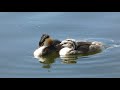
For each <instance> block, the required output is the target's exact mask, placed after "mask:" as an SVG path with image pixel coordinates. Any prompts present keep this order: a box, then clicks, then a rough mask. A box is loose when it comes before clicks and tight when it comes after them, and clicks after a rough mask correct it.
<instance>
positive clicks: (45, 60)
mask: <svg viewBox="0 0 120 90" xmlns="http://www.w3.org/2000/svg"><path fill="white" fill-rule="evenodd" d="M58 57H59V53H58V52H55V51H54V52H52V53H50V54H48V55H45V56H41V57H38V61H39V62H40V63H42V64H43V66H42V67H43V68H51V64H52V63H54V62H55V59H56V58H58Z"/></svg>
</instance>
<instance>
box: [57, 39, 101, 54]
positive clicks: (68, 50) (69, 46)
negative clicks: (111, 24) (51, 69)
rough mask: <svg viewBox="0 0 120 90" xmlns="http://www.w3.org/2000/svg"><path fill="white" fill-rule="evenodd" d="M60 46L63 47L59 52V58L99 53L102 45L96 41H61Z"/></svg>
mask: <svg viewBox="0 0 120 90" xmlns="http://www.w3.org/2000/svg"><path fill="white" fill-rule="evenodd" d="M60 45H61V46H62V47H63V48H62V49H61V50H60V51H59V55H60V56H65V55H75V54H88V53H96V52H100V51H101V50H102V48H103V44H102V43H101V42H98V41H93V42H87V41H76V40H75V39H66V40H63V41H62V42H61V43H60Z"/></svg>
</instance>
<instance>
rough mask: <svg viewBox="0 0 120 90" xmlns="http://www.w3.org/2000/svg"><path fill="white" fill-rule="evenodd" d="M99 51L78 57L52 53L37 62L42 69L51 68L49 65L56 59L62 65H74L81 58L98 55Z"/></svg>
mask: <svg viewBox="0 0 120 90" xmlns="http://www.w3.org/2000/svg"><path fill="white" fill-rule="evenodd" d="M100 52H101V51H98V52H94V53H86V54H78V55H66V56H59V53H58V52H52V53H50V54H48V55H45V56H42V57H39V58H38V61H39V62H40V63H42V64H43V66H42V67H43V68H48V69H49V68H51V65H52V64H53V63H54V62H55V60H56V58H60V59H61V61H62V63H64V64H76V63H77V59H79V58H82V57H84V56H89V55H94V54H97V53H100Z"/></svg>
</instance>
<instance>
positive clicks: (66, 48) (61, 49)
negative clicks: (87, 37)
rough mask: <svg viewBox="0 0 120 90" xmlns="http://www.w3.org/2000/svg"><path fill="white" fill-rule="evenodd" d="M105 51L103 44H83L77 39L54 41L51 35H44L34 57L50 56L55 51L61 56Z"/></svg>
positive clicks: (95, 42)
mask: <svg viewBox="0 0 120 90" xmlns="http://www.w3.org/2000/svg"><path fill="white" fill-rule="evenodd" d="M102 49H103V44H102V43H101V42H97V41H94V42H87V41H86V42H85V41H84V42H81V41H76V40H75V39H66V40H63V41H62V42H61V41H60V40H56V39H52V38H51V37H50V36H49V35H47V34H43V35H42V37H41V39H40V41H39V48H38V49H36V50H35V51H34V57H35V58H38V57H40V56H44V55H48V54H50V53H52V52H53V51H54V52H56V53H59V55H60V56H65V55H76V54H88V53H97V52H100V51H101V50H102Z"/></svg>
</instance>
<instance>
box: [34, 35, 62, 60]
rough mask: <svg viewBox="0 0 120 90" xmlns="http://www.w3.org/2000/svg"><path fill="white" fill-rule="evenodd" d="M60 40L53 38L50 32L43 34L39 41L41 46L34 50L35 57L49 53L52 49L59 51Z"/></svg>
mask: <svg viewBox="0 0 120 90" xmlns="http://www.w3.org/2000/svg"><path fill="white" fill-rule="evenodd" d="M60 42H61V41H60V40H57V39H52V38H51V37H50V36H49V35H48V34H43V35H42V36H41V39H40V41H39V47H38V48H37V49H36V50H35V51H34V57H35V58H38V57H40V56H43V55H47V54H49V53H51V52H52V51H56V52H59V50H60V49H61V48H60V45H58V44H60Z"/></svg>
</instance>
